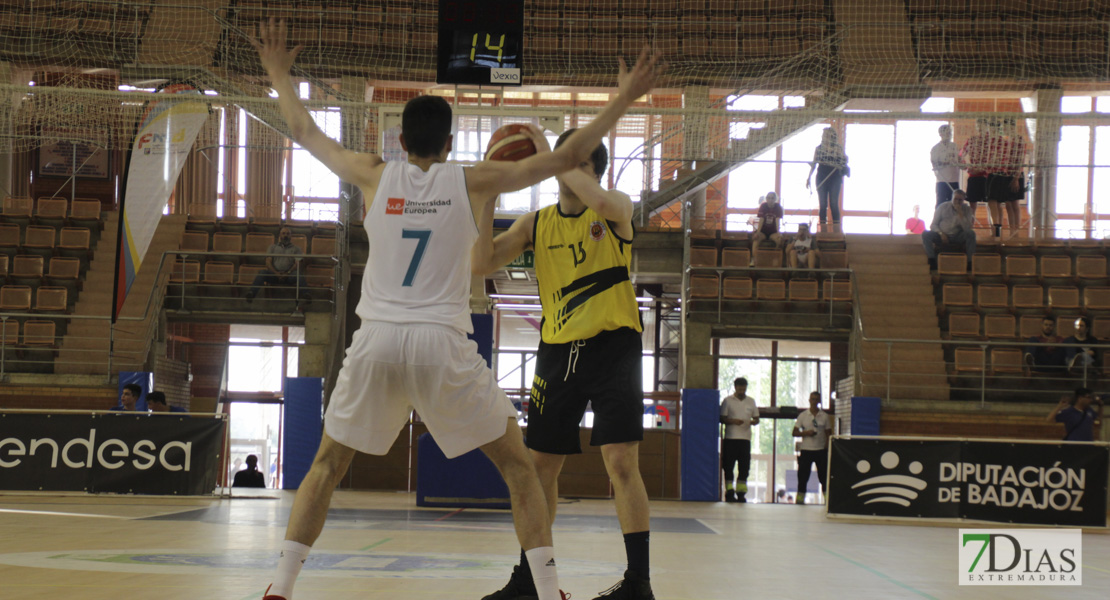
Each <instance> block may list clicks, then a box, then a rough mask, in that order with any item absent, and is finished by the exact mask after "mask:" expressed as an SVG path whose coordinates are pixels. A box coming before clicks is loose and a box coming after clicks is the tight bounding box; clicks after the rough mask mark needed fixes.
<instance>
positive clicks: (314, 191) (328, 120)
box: [287, 109, 342, 213]
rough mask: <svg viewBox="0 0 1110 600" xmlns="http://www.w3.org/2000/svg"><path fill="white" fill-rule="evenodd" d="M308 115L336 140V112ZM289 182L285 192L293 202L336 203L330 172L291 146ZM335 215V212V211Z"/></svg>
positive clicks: (336, 189) (338, 122)
mask: <svg viewBox="0 0 1110 600" xmlns="http://www.w3.org/2000/svg"><path fill="white" fill-rule="evenodd" d="M309 114H311V115H312V120H313V121H314V122H315V123H316V125H317V126H318V127H319V128H320V129H321V130H322V131H323V132H324V135H326V136H328V137H329V138H331V139H333V140H339V137H340V132H341V131H342V124H341V120H340V113H339V109H328V110H314V111H311V112H310V113H309ZM287 165H288V166H287V168H288V169H289V180H290V181H291V182H292V184H293V189H292V190H288V193H289V195H290V196H292V197H294V198H326V199H329V200H333V201H336V200H338V198H339V176H338V175H336V174H335V173H332V171H331V169H329V168H327V167H326V166H324V163H322V162H320V161H319V160H317V159H316V157H315V156H312V154H310V153H309V152H308V150H305V149H303V148H301V146H300V145H299V144H296V143H294V144H293V149H292V151H291V152H290V154H289V161H288V163H287ZM336 212H337V213H338V208H337V209H336Z"/></svg>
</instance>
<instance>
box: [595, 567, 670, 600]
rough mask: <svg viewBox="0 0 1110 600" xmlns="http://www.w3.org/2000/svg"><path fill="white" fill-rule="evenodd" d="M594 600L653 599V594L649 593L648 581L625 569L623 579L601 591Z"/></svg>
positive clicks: (649, 584) (649, 583)
mask: <svg viewBox="0 0 1110 600" xmlns="http://www.w3.org/2000/svg"><path fill="white" fill-rule="evenodd" d="M594 600H655V594H653V593H651V582H650V581H648V580H647V579H641V578H640V576H639V575H637V574H636V573H633V572H632V571H625V572H624V579H622V580H621V581H620V582H619V583H617V585H614V586H613V587H611V588H609V589H607V590H605V591H604V592H601V595H600V596H598V597H597V598H594Z"/></svg>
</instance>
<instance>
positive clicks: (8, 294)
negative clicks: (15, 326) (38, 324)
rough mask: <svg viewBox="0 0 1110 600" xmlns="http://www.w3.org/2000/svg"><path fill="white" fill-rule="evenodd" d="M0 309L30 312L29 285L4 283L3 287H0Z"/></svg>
mask: <svg viewBox="0 0 1110 600" xmlns="http://www.w3.org/2000/svg"><path fill="white" fill-rule="evenodd" d="M0 311H9V312H30V311H31V288H30V286H26V285H5V286H4V287H2V288H0Z"/></svg>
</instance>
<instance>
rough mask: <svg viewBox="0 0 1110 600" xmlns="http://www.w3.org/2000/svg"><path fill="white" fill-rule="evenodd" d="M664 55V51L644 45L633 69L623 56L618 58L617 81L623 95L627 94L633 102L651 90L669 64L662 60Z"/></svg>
mask: <svg viewBox="0 0 1110 600" xmlns="http://www.w3.org/2000/svg"><path fill="white" fill-rule="evenodd" d="M662 56H663V53H662V52H659V51H652V50H651V48H648V47H647V46H644V49H643V50H641V51H640V56H639V58H637V59H636V64H634V65H632V68H631V69H629V68H628V65H627V64H625V62H624V59H623V58H619V59H617V60H618V61H620V73H619V74H618V75H617V83H618V86H619V87H620V93H621V95H622V96H626V97H627V98H628V100H629V101H630V102H631V101H633V100H635V99H637V98H639V97H640V96H643V95H644V94H646V93H648V92H650V91H651V89H652V88H654V87H655V84H656V83H657V82H658V81H659V77H660V76H661V75H662V74H663V71H664V70H666V68H667V64H666V63H665V62H664V61H662V60H661V57H662Z"/></svg>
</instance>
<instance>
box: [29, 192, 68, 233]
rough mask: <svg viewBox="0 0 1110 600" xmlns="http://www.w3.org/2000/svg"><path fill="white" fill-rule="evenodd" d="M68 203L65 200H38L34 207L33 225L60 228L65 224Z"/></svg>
mask: <svg viewBox="0 0 1110 600" xmlns="http://www.w3.org/2000/svg"><path fill="white" fill-rule="evenodd" d="M68 210H69V202H68V201H66V199H65V198H39V201H38V206H36V207H35V223H36V224H38V225H47V226H50V227H62V226H64V225H65V223H66V212H68Z"/></svg>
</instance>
